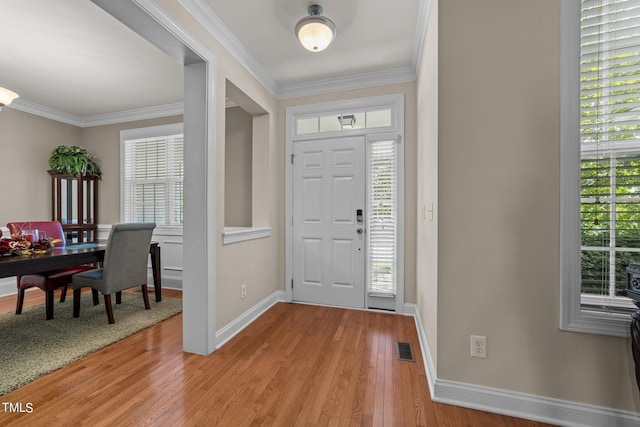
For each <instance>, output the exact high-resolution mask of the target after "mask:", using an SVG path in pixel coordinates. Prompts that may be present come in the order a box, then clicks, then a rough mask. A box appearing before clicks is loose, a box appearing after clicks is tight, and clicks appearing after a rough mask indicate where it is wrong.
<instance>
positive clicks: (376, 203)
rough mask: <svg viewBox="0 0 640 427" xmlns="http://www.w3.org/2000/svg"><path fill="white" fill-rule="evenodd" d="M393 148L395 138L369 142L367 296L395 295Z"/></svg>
mask: <svg viewBox="0 0 640 427" xmlns="http://www.w3.org/2000/svg"><path fill="white" fill-rule="evenodd" d="M397 146H398V143H397V141H396V140H395V139H390V140H381V141H371V142H370V143H369V156H368V158H369V162H368V163H369V164H368V173H369V189H368V191H369V194H368V205H369V209H368V211H369V214H368V230H367V236H368V239H369V242H368V243H369V244H368V247H369V259H368V262H369V268H368V271H369V280H368V283H369V293H370V294H373V295H376V294H377V295H395V294H396V292H397V258H398V256H397V242H398V226H397V206H398V205H397V173H396V168H397Z"/></svg>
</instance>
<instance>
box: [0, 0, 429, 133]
mask: <svg viewBox="0 0 640 427" xmlns="http://www.w3.org/2000/svg"><path fill="white" fill-rule="evenodd" d="M426 1H427V0H401V1H398V2H389V1H385V0H349V1H345V0H322V1H321V2H319V4H321V5H322V6H323V8H324V14H325V15H326V16H327V17H329V18H330V19H332V20H333V21H334V22H335V24H336V26H337V28H338V31H337V37H336V39H335V40H334V42H333V43H332V44H331V45H330V46H329V48H327V49H326V50H325V51H323V52H320V53H311V52H308V51H306V50H305V49H303V48H302V46H300V44H299V43H298V42H297V40H296V38H295V35H294V34H293V28H294V26H295V24H296V22H297V21H298V20H299V19H301V18H302V17H304V16H306V14H307V7H308V6H309V5H310V4H313V3H316V2H313V1H306V0H305V1H301V0H260V1H256V0H233V1H229V0H180V2H181V3H182V4H183V5H184V6H185V7H186V8H187V9H188V10H189V11H190V12H191V13H192V14H194V16H196V18H197V19H198V20H199V21H200V22H201V23H202V25H204V26H205V27H206V28H207V29H209V30H210V31H211V32H212V33H214V35H215V36H216V37H217V38H218V39H219V40H221V42H222V43H223V45H225V46H226V47H227V48H228V49H230V50H231V51H232V53H233V54H234V55H235V56H236V57H237V58H238V59H240V60H241V62H242V63H243V64H245V65H246V66H247V67H249V68H250V70H251V71H252V72H253V73H254V75H256V77H258V78H259V79H260V80H261V82H262V83H263V84H265V86H266V87H267V88H269V89H270V90H271V91H272V92H273V93H274V95H276V96H278V97H286V96H287V95H288V94H295V93H298V92H300V91H299V88H303V87H315V89H314V90H315V91H320V90H322V88H328V89H331V88H332V87H331V86H332V85H333V86H335V85H338V86H340V85H341V86H340V87H344V86H345V85H349V84H351V83H349V82H357V83H354V84H356V85H359V86H362V85H366V84H367V81H369V82H374V81H377V80H376V79H378V80H380V77H379V76H385V77H383V79H385V78H386V79H391V80H393V79H397V80H403V79H404V80H407V79H411V78H412V77H413V76H415V63H416V60H417V54H416V52H418V50H419V48H420V46H419V45H418V43H419V42H418V40H420V39H421V38H422V37H421V35H422V33H421V31H423V30H424V29H423V28H422V27H423V26H424V21H422V20H421V19H420V18H419V17H420V16H421V15H423V14H424V5H425V3H426ZM0 16H1V17H2V22H3V36H2V37H0V52H2V55H0V86H1V87H6V88H8V89H11V90H13V91H15V92H17V93H18V94H20V99H19V100H18V101H14V104H12V107H14V108H17V109H22V110H24V111H29V110H38V111H39V112H44V113H45V114H43V115H47V114H46V113H47V112H50V113H51V115H52V116H61V117H62V120H63V121H67V122H72V123H73V122H74V121H75V122H82V121H83V120H84V119H86V118H98V117H102V116H105V115H111V114H114V113H119V112H123V111H129V110H138V109H147V108H149V107H158V106H167V105H169V106H179V105H180V103H181V101H182V66H181V65H179V64H177V63H176V62H175V61H174V60H173V59H171V58H170V57H169V56H167V55H166V54H164V53H163V52H161V51H160V50H158V49H157V48H155V47H154V46H153V45H151V44H150V43H148V42H147V41H146V40H144V39H142V38H141V37H140V36H138V35H137V34H135V33H133V32H132V31H131V30H129V29H128V28H127V27H125V26H124V25H123V24H121V23H120V22H118V21H117V20H116V19H115V18H113V17H111V16H110V15H108V14H107V13H106V12H104V11H103V10H102V9H100V8H99V7H98V6H96V5H95V4H93V3H92V2H91V1H89V0H56V1H51V0H20V1H16V0H0ZM314 85H315V86H314ZM334 89H335V87H334ZM65 117H66V118H67V119H68V120H64V118H65Z"/></svg>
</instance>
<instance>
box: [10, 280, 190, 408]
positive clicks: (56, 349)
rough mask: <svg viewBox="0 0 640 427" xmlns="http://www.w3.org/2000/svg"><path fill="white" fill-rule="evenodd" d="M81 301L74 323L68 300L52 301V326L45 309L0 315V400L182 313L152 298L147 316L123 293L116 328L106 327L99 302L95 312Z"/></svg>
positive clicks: (174, 303)
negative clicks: (62, 368) (58, 370)
mask: <svg viewBox="0 0 640 427" xmlns="http://www.w3.org/2000/svg"><path fill="white" fill-rule="evenodd" d="M82 296H83V298H82V300H81V301H82V305H81V306H80V317H79V318H77V319H74V318H73V316H72V314H73V298H72V297H71V295H68V296H67V300H66V301H65V302H63V303H59V302H58V301H57V300H56V301H55V307H54V313H53V315H54V318H53V319H51V320H45V308H44V305H38V306H33V307H28V308H25V309H23V310H22V314H20V315H16V314H15V313H13V312H12V313H3V314H0V395H3V394H5V393H8V392H10V391H12V390H15V389H16V388H18V387H21V386H23V385H24V384H27V383H28V382H31V381H33V380H35V379H36V378H38V377H40V376H42V375H45V374H48V373H50V372H53V371H55V370H57V369H59V368H61V367H63V366H65V365H67V364H69V363H71V362H73V361H75V360H78V359H80V358H82V357H84V356H86V355H88V354H90V353H93V352H95V351H97V350H100V349H101V348H103V347H106V346H108V345H109V344H113V343H115V342H117V341H119V340H121V339H123V338H126V337H128V336H129V335H132V334H134V333H136V332H138V331H140V330H142V329H144V328H147V327H149V326H152V325H154V324H156V323H158V322H160V321H162V320H164V319H167V318H169V317H171V316H173V315H175V314H177V313H180V312H181V311H182V300H181V299H176V298H167V297H163V298H162V301H161V302H159V303H156V302H155V301H153V297H151V298H150V303H151V310H145V309H144V303H143V301H142V295H141V294H140V293H127V292H123V293H122V304H117V305H116V304H115V300H114V304H113V313H114V317H115V321H116V323H114V324H112V325H109V323H108V321H107V313H106V311H105V307H104V300H103V298H102V296H100V304H98V305H97V306H94V305H93V300H92V298H91V293H83V295H82Z"/></svg>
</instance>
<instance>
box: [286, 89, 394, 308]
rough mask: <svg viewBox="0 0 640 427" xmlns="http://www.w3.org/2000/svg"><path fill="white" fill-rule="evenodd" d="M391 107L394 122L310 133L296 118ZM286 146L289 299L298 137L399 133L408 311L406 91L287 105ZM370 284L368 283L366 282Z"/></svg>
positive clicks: (291, 298) (288, 291) (367, 135)
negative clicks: (302, 129)
mask: <svg viewBox="0 0 640 427" xmlns="http://www.w3.org/2000/svg"><path fill="white" fill-rule="evenodd" d="M377 108H391V109H392V119H391V126H387V127H380V128H369V129H366V128H364V129H349V130H343V131H335V132H318V133H311V134H306V135H297V134H296V119H297V118H298V117H302V116H310V115H311V116H312V115H325V114H336V115H339V114H341V113H348V112H350V111H364V110H375V109H377ZM285 128H286V150H285V156H286V157H285V164H286V171H285V186H286V195H285V290H286V293H287V301H289V302H291V301H292V300H293V290H292V287H291V284H292V282H293V250H292V248H293V229H292V219H293V167H292V161H291V159H292V154H293V143H294V142H295V141H307V140H321V139H323V138H336V137H343V136H351V135H353V136H356V135H364V136H365V137H366V142H365V144H366V143H367V142H368V141H369V138H371V137H375V136H379V135H395V136H396V137H397V138H398V141H399V143H400V149H399V150H398V164H397V167H398V248H397V251H398V252H397V253H398V278H397V281H398V283H397V296H396V307H395V312H396V314H404V145H405V144H404V94H395V95H385V96H376V97H369V98H359V99H352V100H346V101H335V102H325V103H319V104H310V105H302V106H297V107H289V108H287V109H286V122H285ZM365 287H366V286H365Z"/></svg>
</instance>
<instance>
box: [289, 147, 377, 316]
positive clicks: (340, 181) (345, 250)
mask: <svg viewBox="0 0 640 427" xmlns="http://www.w3.org/2000/svg"><path fill="white" fill-rule="evenodd" d="M293 153H294V166H293V200H294V202H293V281H294V286H293V299H294V300H296V301H304V302H313V303H319V304H329V305H337V306H344V307H358V308H364V294H365V292H364V282H365V280H364V276H365V274H364V273H365V270H364V269H365V262H364V260H365V235H364V233H362V234H358V227H363V225H358V223H357V222H356V210H357V209H364V205H365V179H364V176H365V154H364V137H352V138H340V139H333V140H320V141H306V142H296V143H294V150H293Z"/></svg>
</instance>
